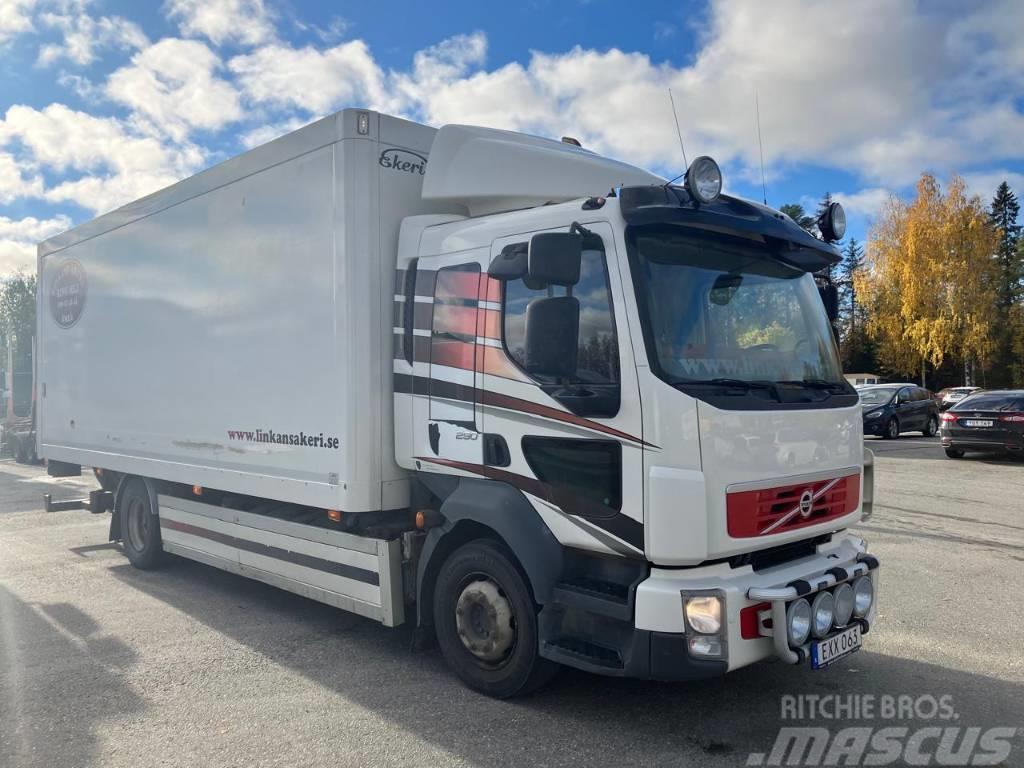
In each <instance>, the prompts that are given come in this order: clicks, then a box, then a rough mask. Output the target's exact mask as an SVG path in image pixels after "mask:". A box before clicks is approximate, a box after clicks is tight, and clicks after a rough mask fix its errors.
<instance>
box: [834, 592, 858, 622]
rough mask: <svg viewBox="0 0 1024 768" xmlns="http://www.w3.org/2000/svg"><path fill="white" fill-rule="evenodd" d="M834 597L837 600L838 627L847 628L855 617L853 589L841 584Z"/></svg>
mask: <svg viewBox="0 0 1024 768" xmlns="http://www.w3.org/2000/svg"><path fill="white" fill-rule="evenodd" d="M833 597H835V599H836V607H835V612H836V626H837V627H845V626H846V625H847V624H849V623H850V618H851V617H852V616H853V602H854V599H853V587H851V586H850V585H849V584H840V585H839V586H838V587H836V591H835V594H834V595H833Z"/></svg>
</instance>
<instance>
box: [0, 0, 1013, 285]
mask: <svg viewBox="0 0 1024 768" xmlns="http://www.w3.org/2000/svg"><path fill="white" fill-rule="evenodd" d="M1022 29H1024V3H1020V2H1017V0H999V1H997V0H992V1H991V2H979V3H971V4H966V3H960V2H954V1H953V0H932V1H931V2H927V3H925V2H921V3H913V2H902V3H893V2H889V0H863V2H857V3H853V2H849V3H844V2H820V1H818V0H781V1H780V2H777V3H763V2H754V1H753V0H751V1H750V2H744V1H743V0H734V1H733V2H688V3H655V2H634V3H623V2H621V0H619V1H618V2H610V1H606V0H562V1H561V2H542V0H525V2H520V3H481V2H479V1H477V2H462V1H461V0H459V1H457V2H446V3H444V4H435V3H423V2H395V3H393V2H385V1H384V0H381V1H380V2H375V3H370V2H365V1H362V2H349V3H341V2H307V1H305V0H153V1H152V2H138V1H137V0H136V1H135V2H129V1H128V0H0V83H2V84H3V85H2V87H0V274H7V273H10V272H11V271H13V270H16V269H19V268H31V266H32V265H33V263H34V257H33V255H32V254H33V253H34V248H33V243H34V242H35V241H36V240H38V239H41V238H45V237H48V236H50V235H52V234H55V233H56V232H58V231H60V230H62V229H64V228H67V227H68V226H72V225H74V224H78V223H81V222H82V221H85V220H87V219H89V218H91V217H92V216H94V215H97V214H99V213H103V212H105V211H107V210H110V209H112V208H114V207H116V206H118V205H121V204H123V203H125V202H128V201H130V200H132V199H135V198H137V197H140V196H142V195H144V194H147V193H148V192H151V191H153V190H155V189H158V188H160V187H162V186H164V185H166V184H169V183H172V182H173V181H175V180H176V179H179V178H182V177H183V176H187V175H190V174H192V173H195V172H196V171H198V170H201V169H202V168H205V167H208V166H210V165H212V164H214V163H216V162H218V161H220V160H223V159H224V158H226V157H229V156H231V155H234V154H237V153H239V152H241V151H244V150H245V149H246V148H247V147H250V146H254V145H255V144H257V143H260V142H262V141H266V140H269V139H270V138H273V137H274V136H276V135H280V134H281V133H283V132H286V131H287V130H290V129H292V128H294V127H297V126H299V125H302V124H304V123H306V122H308V121H310V120H312V119H315V118H317V117H319V116H322V115H324V114H328V113H330V112H332V111H334V110H337V109H340V108H342V107H346V106H353V105H359V106H369V107H372V108H376V109H380V110H382V111H386V112H390V113H393V114H401V115H404V116H406V117H409V118H412V119H416V120H421V121H424V122H428V123H431V124H434V125H441V124H443V123H446V122H467V123H477V124H484V125H492V126H497V127H505V128H512V129H517V130H525V131H530V132H533V133H538V134H542V135H549V136H556V137H557V136H562V135H574V136H577V137H579V138H580V139H581V140H582V141H583V143H584V144H585V145H586V146H589V147H591V148H593V149H595V150H597V151H600V152H604V153H607V154H610V155H613V156H616V157H619V158H622V159H625V160H627V161H630V162H634V163H637V164H639V165H643V166H645V167H649V168H652V169H654V170H656V171H658V172H661V173H664V174H666V175H671V176H674V175H675V174H676V173H678V172H679V171H681V170H682V169H681V167H680V166H681V158H680V153H679V147H678V141H677V139H676V135H675V128H674V123H673V122H672V116H671V112H670V109H669V103H668V88H670V87H671V88H672V91H673V93H674V95H675V99H676V103H677V106H678V109H679V113H680V120H681V122H682V126H683V132H684V137H685V140H686V145H687V146H686V148H687V152H688V154H689V156H690V157H691V158H692V157H694V156H696V155H697V154H711V155H713V156H715V157H716V158H717V159H719V161H720V162H721V164H722V166H723V169H724V171H725V184H726V188H727V190H728V191H730V192H732V193H736V194H740V195H742V196H745V197H750V198H754V199H760V197H761V184H760V167H759V158H758V147H757V137H756V129H755V119H754V98H755V93H757V94H758V96H759V99H760V106H761V125H762V131H763V136H764V144H765V146H764V150H765V160H766V173H767V176H768V185H767V186H768V190H767V196H768V202H769V204H771V205H774V206H779V205H781V204H783V203H786V202H803V203H805V205H806V206H808V207H813V206H814V204H815V201H816V200H817V199H818V198H820V197H821V195H822V194H823V193H825V192H826V191H828V192H831V193H833V195H836V196H837V197H838V199H840V200H841V201H842V202H844V204H845V205H846V207H847V210H848V213H849V218H850V222H851V232H852V234H853V235H854V236H856V237H858V238H859V239H863V238H864V236H865V234H866V231H867V227H868V225H869V223H870V220H871V217H872V215H873V214H874V213H875V212H877V210H878V209H879V207H880V206H881V205H882V204H883V203H884V201H885V200H886V199H887V197H888V196H889V195H890V194H899V195H906V194H909V193H910V192H911V191H912V187H913V184H914V181H915V180H916V178H917V177H918V176H919V174H920V173H921V172H922V171H925V170H927V171H931V172H933V173H935V174H936V175H938V176H939V177H940V179H946V178H948V177H949V175H950V174H952V173H959V174H961V175H963V176H964V178H965V179H966V180H967V182H968V185H969V188H970V189H971V190H972V191H973V192H975V193H977V194H979V195H981V196H982V197H983V198H984V199H985V201H986V202H987V201H988V199H990V198H991V196H992V193H993V191H994V189H995V186H996V184H998V182H999V181H1000V180H1002V179H1004V178H1005V179H1007V180H1009V181H1010V183H1011V185H1012V186H1014V187H1015V188H1016V189H1017V190H1018V192H1022V191H1024V141H1021V138H1022V137H1024V35H1021V33H1020V30H1022Z"/></svg>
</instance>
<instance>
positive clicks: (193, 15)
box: [164, 0, 275, 45]
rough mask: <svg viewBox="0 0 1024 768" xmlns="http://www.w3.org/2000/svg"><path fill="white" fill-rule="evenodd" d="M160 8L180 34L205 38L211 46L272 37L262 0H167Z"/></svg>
mask: <svg viewBox="0 0 1024 768" xmlns="http://www.w3.org/2000/svg"><path fill="white" fill-rule="evenodd" d="M164 8H165V9H166V10H167V15H168V17H169V18H171V19H173V20H175V21H177V22H178V26H179V27H180V29H181V32H182V34H183V35H186V36H188V37H206V38H209V40H210V41H211V42H212V43H213V44H214V45H221V44H223V43H226V42H237V43H240V44H242V45H259V44H260V43H265V42H267V41H270V40H273V39H274V37H275V34H274V25H273V19H272V17H271V14H270V12H269V11H268V10H267V7H266V6H265V5H264V3H263V0H167V2H166V3H165V4H164Z"/></svg>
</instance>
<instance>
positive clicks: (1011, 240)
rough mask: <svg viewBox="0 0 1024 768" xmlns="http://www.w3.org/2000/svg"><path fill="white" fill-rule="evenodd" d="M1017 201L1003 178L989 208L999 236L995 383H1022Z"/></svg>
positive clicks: (1022, 268)
mask: <svg viewBox="0 0 1024 768" xmlns="http://www.w3.org/2000/svg"><path fill="white" fill-rule="evenodd" d="M1019 214H1020V203H1018V202H1017V196H1016V195H1015V194H1014V193H1013V190H1011V189H1010V185H1009V184H1007V183H1006V182H1005V181H1004V182H1003V183H1002V184H1000V185H999V187H998V189H996V194H995V197H994V198H993V199H992V205H991V207H990V208H989V223H990V224H991V225H992V228H993V229H994V230H995V232H996V237H997V238H998V240H997V243H996V249H995V264H996V270H995V275H994V277H995V286H994V287H995V292H996V307H997V310H996V311H997V314H998V326H997V327H998V328H999V331H998V333H997V338H996V351H995V354H994V356H993V357H994V360H993V363H994V365H993V370H992V380H993V383H994V384H995V385H997V386H1020V385H1024V380H1022V378H1024V370H1022V366H1021V362H1020V360H1019V359H1018V354H1017V351H1016V349H1015V346H1016V345H1015V341H1016V339H1015V336H1016V335H1017V332H1018V330H1019V329H1018V327H1017V326H1018V324H1019V320H1018V318H1019V317H1020V316H1021V312H1020V310H1019V309H1018V307H1020V306H1021V304H1022V303H1024V285H1022V283H1021V281H1022V279H1024V251H1022V248H1024V239H1022V238H1021V226H1020V225H1019V224H1018V223H1017V216H1018V215H1019Z"/></svg>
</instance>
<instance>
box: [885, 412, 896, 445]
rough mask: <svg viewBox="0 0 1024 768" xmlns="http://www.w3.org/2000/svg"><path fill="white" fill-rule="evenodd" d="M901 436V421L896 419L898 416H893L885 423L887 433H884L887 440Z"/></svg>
mask: <svg viewBox="0 0 1024 768" xmlns="http://www.w3.org/2000/svg"><path fill="white" fill-rule="evenodd" d="M899 436H900V423H899V422H898V421H897V420H896V417H895V416H893V417H892V418H891V419H889V421H887V422H886V424H885V434H884V435H883V437H885V439H886V440H895V439H896V438H897V437H899Z"/></svg>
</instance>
